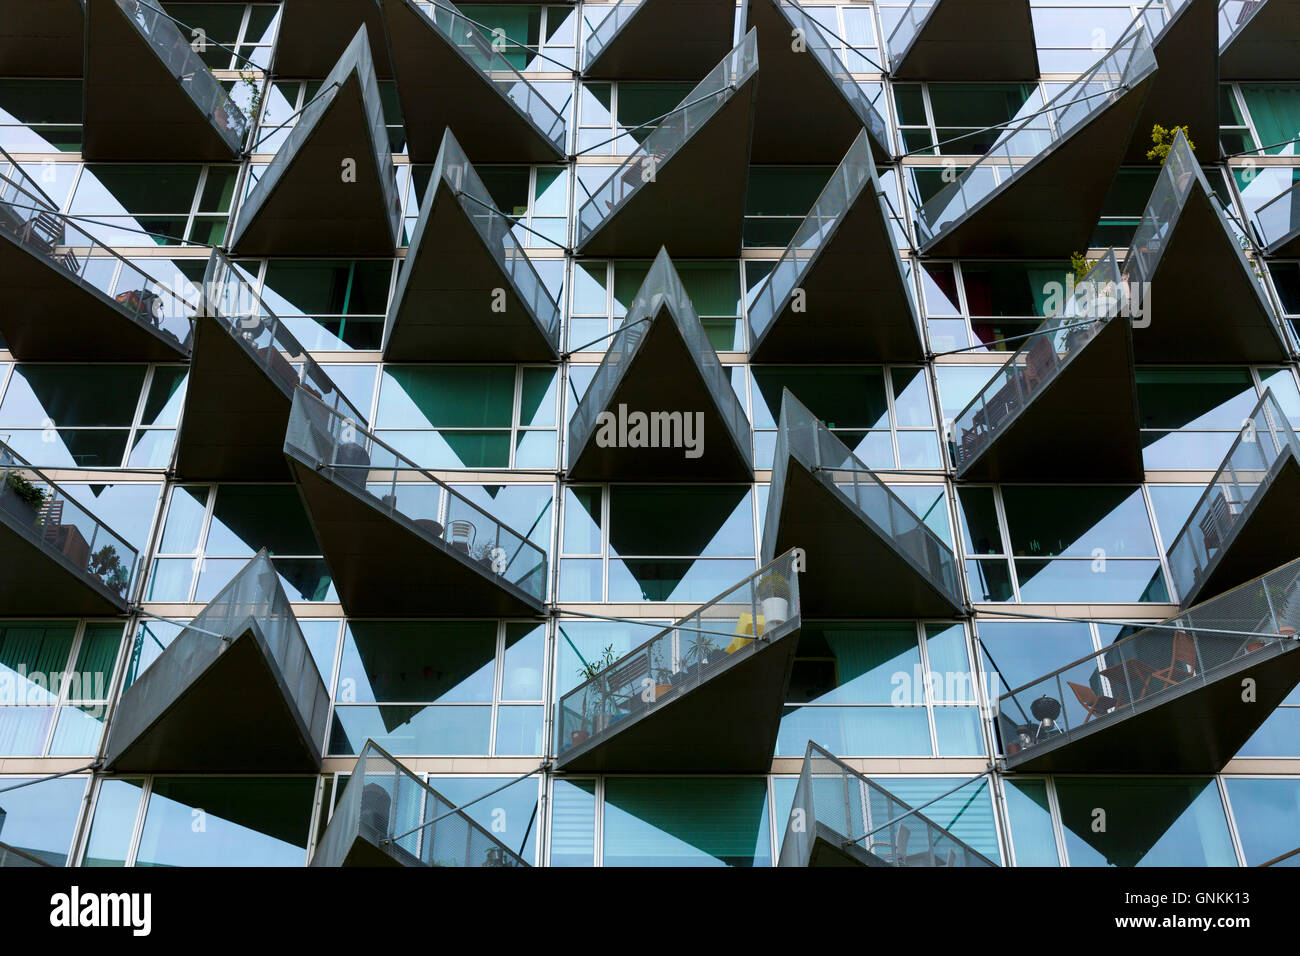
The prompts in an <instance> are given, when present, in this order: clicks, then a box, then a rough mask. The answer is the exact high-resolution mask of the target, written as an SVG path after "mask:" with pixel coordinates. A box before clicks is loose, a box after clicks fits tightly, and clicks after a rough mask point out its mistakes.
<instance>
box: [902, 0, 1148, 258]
mask: <svg viewBox="0 0 1300 956" xmlns="http://www.w3.org/2000/svg"><path fill="white" fill-rule="evenodd" d="M1155 68H1156V60H1155V56H1154V55H1153V54H1152V52H1151V44H1150V42H1149V36H1148V33H1147V30H1146V29H1145V28H1144V27H1143V26H1142V25H1141V21H1137V22H1136V23H1135V24H1134V25H1133V27H1131V28H1130V29H1129V30H1128V31H1127V32H1126V33H1125V34H1124V36H1123V37H1122V38H1121V39H1120V41H1119V42H1118V43H1117V44H1116V45H1115V46H1114V48H1113V49H1111V50H1110V51H1109V52H1108V53H1107V54H1106V55H1105V56H1103V57H1102V58H1101V59H1100V60H1099V61H1098V62H1097V63H1096V64H1094V65H1093V67H1092V68H1091V69H1090V70H1088V71H1087V72H1086V73H1085V74H1084V75H1083V76H1081V77H1079V79H1077V80H1075V81H1074V82H1073V83H1071V84H1069V85H1068V86H1066V87H1065V88H1064V89H1063V90H1061V91H1060V92H1059V93H1057V94H1056V95H1055V96H1054V97H1053V98H1052V100H1051V101H1050V102H1049V103H1048V104H1047V105H1046V106H1044V107H1040V106H1039V105H1038V100H1037V99H1036V98H1031V99H1030V101H1029V102H1028V103H1026V104H1025V106H1024V107H1022V113H1023V114H1024V118H1023V119H1022V120H1020V121H1019V122H1018V123H1016V124H1015V125H1013V126H1011V127H1009V128H1008V129H1007V130H1006V132H1004V133H1003V134H1002V135H1001V136H1000V137H999V138H998V141H997V142H996V143H995V144H994V145H993V148H992V149H990V150H989V151H988V152H987V153H986V154H985V155H984V156H982V157H980V159H979V160H978V161H976V163H975V164H974V165H972V166H969V167H967V168H966V169H965V170H963V171H962V172H961V173H959V174H958V176H957V178H956V180H954V181H953V182H951V183H949V184H948V185H947V186H945V187H944V188H943V189H941V190H940V191H939V192H938V193H936V194H935V195H934V196H932V197H930V199H928V200H927V201H926V202H925V203H924V204H923V205H922V206H921V208H920V210H919V211H918V213H917V216H916V220H915V224H916V233H917V240H918V241H919V243H920V246H921V251H922V252H923V253H925V254H926V255H930V256H943V257H950V256H980V255H994V256H1035V257H1041V256H1068V255H1069V254H1070V253H1071V252H1075V251H1077V250H1079V249H1084V248H1086V247H1087V246H1088V242H1089V239H1090V238H1091V236H1092V233H1093V230H1094V228H1095V227H1096V225H1097V217H1098V215H1099V214H1100V212H1101V208H1102V204H1103V202H1105V199H1106V196H1107V194H1108V193H1109V191H1110V188H1111V182H1112V180H1114V178H1115V174H1116V173H1117V172H1118V170H1119V167H1120V164H1121V163H1122V162H1123V159H1124V155H1125V153H1126V152H1127V151H1128V144H1129V139H1130V137H1131V136H1132V135H1134V123H1135V121H1136V120H1137V117H1138V114H1139V112H1140V111H1141V109H1142V104H1143V102H1144V100H1145V99H1146V95H1147V90H1148V88H1149V87H1150V85H1151V79H1152V76H1153V74H1154V73H1155ZM1142 135H1143V136H1145V135H1146V134H1145V132H1144V133H1143V134H1142Z"/></svg>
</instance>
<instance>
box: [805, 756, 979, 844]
mask: <svg viewBox="0 0 1300 956" xmlns="http://www.w3.org/2000/svg"><path fill="white" fill-rule="evenodd" d="M793 809H794V811H802V814H801V815H800V817H799V825H795V819H796V818H795V816H794V813H793V811H792V814H791V822H790V823H789V824H787V826H786V830H785V839H784V841H783V842H782V844H781V858H780V865H781V866H805V865H807V862H808V861H809V860H810V859H811V858H812V856H813V843H814V841H815V840H816V839H817V838H818V833H817V830H818V827H817V824H820V825H821V826H822V827H824V828H825V829H826V830H829V831H831V832H832V833H834V834H835V835H836V836H837V837H838V838H839V839H840V841H841V842H840V845H839V846H838V847H837V849H838V850H839V851H840V852H841V853H847V854H849V855H854V853H855V852H856V853H869V854H871V855H872V856H874V857H876V859H877V860H878V861H880V862H882V863H884V864H886V865H888V866H919V867H940V866H978V867H988V866H997V864H996V863H994V862H993V861H992V860H990V859H989V858H988V857H986V856H984V854H982V853H980V852H979V851H978V850H976V849H974V848H973V847H970V846H968V845H967V844H965V843H963V842H962V841H961V840H959V839H957V838H956V837H955V836H953V835H952V834H951V833H949V832H948V831H947V830H945V829H944V828H943V827H941V826H939V824H937V823H935V822H934V821H933V820H931V819H930V818H929V817H927V816H925V814H923V813H921V812H920V811H919V810H914V809H912V807H911V806H910V805H908V804H906V803H904V802H903V801H902V800H900V799H898V797H896V796H894V795H893V794H892V793H890V792H889V791H888V790H886V789H885V788H884V787H882V786H881V785H880V784H878V783H876V782H875V781H874V780H871V779H869V778H867V777H864V776H863V775H862V774H860V773H858V772H857V771H856V770H854V769H852V768H851V767H849V766H848V764H846V763H844V762H843V761H841V760H839V759H837V758H836V757H834V756H832V755H831V754H830V753H828V752H827V751H825V750H823V749H822V748H821V747H819V746H817V744H815V743H813V742H812V741H811V740H810V741H809V742H808V751H807V753H806V754H805V755H804V760H803V769H802V770H801V771H800V772H799V783H798V785H797V786H796V787H795V791H794V804H793ZM824 837H825V833H823V838H824Z"/></svg>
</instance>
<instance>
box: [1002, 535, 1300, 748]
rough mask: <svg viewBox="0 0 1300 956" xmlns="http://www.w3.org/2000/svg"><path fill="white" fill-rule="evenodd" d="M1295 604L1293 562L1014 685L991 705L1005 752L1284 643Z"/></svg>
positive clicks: (1182, 687)
mask: <svg viewBox="0 0 1300 956" xmlns="http://www.w3.org/2000/svg"><path fill="white" fill-rule="evenodd" d="M1296 608H1300V561H1294V562H1292V563H1290V564H1287V565H1284V566H1283V567H1280V568H1277V569H1275V570H1273V571H1270V572H1269V573H1268V574H1265V575H1263V576H1262V577H1259V578H1256V579H1255V580H1254V581H1251V582H1250V583H1249V584H1246V585H1243V586H1241V587H1239V588H1236V589H1234V590H1232V591H1228V592H1226V593H1224V594H1221V595H1219V596H1218V597H1215V598H1212V599H1211V600H1209V601H1206V602H1204V603H1202V604H1198V605H1196V606H1195V607H1192V608H1189V609H1188V610H1186V611H1184V612H1182V613H1181V614H1179V615H1177V616H1176V617H1172V618H1170V619H1169V620H1167V621H1165V622H1163V623H1161V624H1159V625H1155V626H1151V627H1145V628H1142V629H1141V630H1138V631H1136V632H1135V633H1132V634H1129V635H1128V636H1127V637H1123V638H1121V639H1119V640H1117V641H1115V642H1114V643H1113V644H1109V645H1107V646H1106V647H1104V648H1102V649H1101V650H1100V651H1096V652H1094V653H1092V654H1089V655H1087V656H1086V657H1081V658H1079V659H1078V660H1075V661H1071V662H1070V663H1069V664H1066V665H1065V666H1064V667H1059V668H1057V669H1056V670H1054V671H1052V672H1051V673H1050V674H1047V675H1045V676H1043V677H1040V678H1038V679H1037V680H1034V681H1031V682H1029V683H1028V684H1025V685H1024V686H1023V687H1017V688H1016V689H1014V690H1012V691H1009V692H1007V693H1005V694H1003V695H1002V696H1001V698H1000V699H999V701H998V712H999V718H998V725H999V726H1000V727H1001V728H1002V735H1003V738H1004V739H1003V741H1002V748H1003V753H1004V755H1005V756H1006V758H1007V759H1008V760H1009V761H1014V762H1021V761H1024V760H1025V759H1028V758H1029V757H1031V756H1033V755H1035V754H1036V753H1041V752H1043V750H1044V749H1046V748H1048V747H1053V748H1054V747H1057V746H1059V745H1061V744H1064V743H1067V742H1069V741H1070V740H1074V739H1078V738H1080V737H1082V736H1084V735H1086V734H1090V733H1092V732H1093V731H1094V730H1098V729H1100V728H1102V727H1106V726H1111V725H1112V724H1113V722H1114V721H1115V720H1117V719H1123V718H1124V717H1127V716H1129V715H1131V714H1134V713H1138V712H1145V711H1148V710H1149V709H1150V708H1151V707H1153V706H1157V705H1159V704H1161V703H1163V702H1167V701H1169V700H1172V699H1173V698H1175V697H1177V696H1180V695H1182V694H1184V693H1186V692H1188V691H1191V690H1195V689H1197V688H1200V687H1204V686H1205V685H1207V684H1210V683H1212V682H1213V681H1215V680H1216V679H1218V678H1219V677H1221V676H1223V675H1225V674H1227V673H1230V672H1232V671H1235V670H1238V669H1239V668H1240V667H1241V666H1243V665H1248V664H1249V663H1250V662H1252V661H1254V660H1259V659H1262V658H1264V657H1267V656H1272V655H1275V654H1277V653H1279V652H1280V651H1281V650H1284V649H1287V648H1289V647H1292V646H1294V645H1295V635H1296V627H1297V625H1300V618H1297V616H1296ZM1226 719H1227V718H1226V715H1225V720H1226ZM1262 719H1263V716H1261V717H1260V720H1262ZM1119 744H1120V746H1122V745H1123V744H1122V741H1120V742H1119Z"/></svg>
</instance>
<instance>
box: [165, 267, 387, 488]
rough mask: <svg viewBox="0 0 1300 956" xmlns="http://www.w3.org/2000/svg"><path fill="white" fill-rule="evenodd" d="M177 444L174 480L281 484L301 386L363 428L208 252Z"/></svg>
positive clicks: (240, 280) (248, 288)
mask: <svg viewBox="0 0 1300 956" xmlns="http://www.w3.org/2000/svg"><path fill="white" fill-rule="evenodd" d="M203 285H204V307H203V310H202V314H200V315H199V317H198V318H197V319H195V324H194V334H195V342H194V354H193V358H192V359H191V362H190V374H189V380H188V382H187V384H186V387H185V410H184V414H183V415H182V417H181V425H180V434H179V436H178V438H177V441H176V474H177V476H178V477H180V478H181V479H182V480H186V481H193V480H200V481H285V480H287V479H288V478H289V467H288V464H287V463H286V462H285V458H284V433H285V429H286V428H287V427H288V424H289V409H290V406H291V405H292V402H293V393H294V391H295V390H296V389H297V387H298V386H299V385H301V386H302V387H303V388H306V389H308V390H309V391H311V392H312V393H313V394H315V395H317V396H318V397H319V398H321V399H322V400H323V401H325V402H326V403H328V404H329V405H330V406H332V407H335V408H338V409H340V410H341V413H342V414H344V415H346V416H347V417H349V418H351V419H352V420H353V421H355V422H359V423H360V424H362V425H363V426H364V424H365V416H363V415H362V414H361V413H360V412H359V411H357V409H356V408H354V407H353V406H352V404H351V403H350V402H349V401H348V400H347V398H345V397H344V395H343V393H342V392H341V391H339V389H338V387H337V386H336V385H335V384H334V383H333V381H331V380H330V377H329V376H328V375H327V374H326V373H325V370H324V369H322V368H321V367H320V366H319V365H317V364H316V362H315V360H314V359H312V357H311V356H310V355H309V354H308V352H307V350H306V349H305V348H303V346H302V345H301V344H300V343H299V342H298V340H297V339H296V338H295V337H294V335H293V333H292V332H290V331H289V329H288V328H287V327H286V326H285V324H284V322H283V321H282V320H281V319H280V317H279V316H277V315H276V314H275V313H274V312H272V311H271V310H270V309H269V308H268V307H267V305H266V303H265V302H263V301H262V299H261V297H260V296H258V295H257V293H256V292H254V291H253V286H252V283H251V281H250V279H249V277H248V275H247V273H245V272H244V271H243V270H242V269H241V268H240V267H239V266H238V265H237V264H235V263H233V262H231V261H230V260H229V259H227V258H226V257H225V256H223V255H222V254H221V253H220V252H219V251H217V250H215V249H214V250H213V252H212V256H211V258H210V259H209V260H208V269H207V274H206V276H205V278H204V283H203Z"/></svg>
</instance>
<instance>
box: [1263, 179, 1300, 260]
mask: <svg viewBox="0 0 1300 956" xmlns="http://www.w3.org/2000/svg"><path fill="white" fill-rule="evenodd" d="M1254 218H1255V229H1256V231H1257V232H1258V234H1259V241H1260V243H1261V244H1263V246H1264V248H1266V249H1276V248H1277V247H1278V246H1280V245H1282V244H1283V243H1284V242H1287V241H1289V240H1291V239H1294V238H1296V237H1297V236H1300V181H1297V182H1296V183H1295V184H1293V185H1292V186H1291V188H1290V189H1288V190H1286V191H1285V192H1282V193H1280V194H1278V195H1276V196H1274V197H1273V198H1272V199H1270V200H1269V201H1268V202H1266V203H1264V205H1262V206H1260V207H1259V208H1258V209H1256V210H1255V216H1254Z"/></svg>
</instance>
